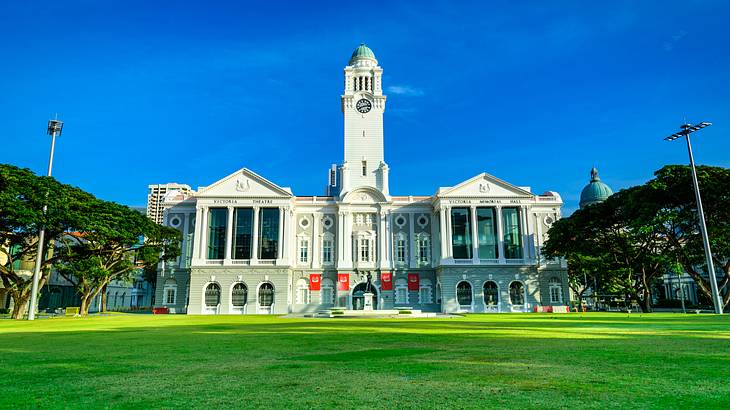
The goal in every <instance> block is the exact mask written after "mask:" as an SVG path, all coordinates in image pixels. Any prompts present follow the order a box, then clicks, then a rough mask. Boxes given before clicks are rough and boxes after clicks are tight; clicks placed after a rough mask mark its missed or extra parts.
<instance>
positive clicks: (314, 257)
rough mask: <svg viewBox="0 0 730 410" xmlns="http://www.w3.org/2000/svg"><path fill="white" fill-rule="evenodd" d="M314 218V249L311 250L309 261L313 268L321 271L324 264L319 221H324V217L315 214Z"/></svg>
mask: <svg viewBox="0 0 730 410" xmlns="http://www.w3.org/2000/svg"><path fill="white" fill-rule="evenodd" d="M312 216H313V217H312V240H311V242H312V247H311V248H310V251H311V256H310V257H309V260H310V262H311V265H310V266H311V267H312V268H314V269H319V267H320V266H321V265H322V262H321V261H320V259H321V255H322V252H321V251H320V249H319V245H320V237H321V235H320V233H319V221H320V219H322V215H321V214H318V213H314V214H313V215H312Z"/></svg>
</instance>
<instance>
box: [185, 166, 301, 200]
mask: <svg viewBox="0 0 730 410" xmlns="http://www.w3.org/2000/svg"><path fill="white" fill-rule="evenodd" d="M195 196H196V197H199V198H206V197H236V198H247V197H256V198H258V197H265V198H271V197H275V198H276V197H278V198H290V197H292V192H291V189H290V188H283V187H280V186H278V185H276V184H274V183H273V182H271V181H269V180H267V179H266V178H264V177H262V176H260V175H258V174H256V173H255V172H253V171H251V170H249V169H247V168H242V169H239V170H238V171H236V172H234V173H232V174H231V175H228V176H227V177H225V178H223V179H221V180H219V181H217V182H215V183H214V184H212V185H210V186H207V187H204V188H201V189H200V190H198V192H197V194H196V195H195Z"/></svg>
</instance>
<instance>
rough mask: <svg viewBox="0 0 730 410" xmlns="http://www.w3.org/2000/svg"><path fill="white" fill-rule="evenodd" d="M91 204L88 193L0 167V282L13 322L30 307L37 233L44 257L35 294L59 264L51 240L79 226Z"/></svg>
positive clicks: (10, 167)
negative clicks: (41, 237) (42, 233)
mask: <svg viewBox="0 0 730 410" xmlns="http://www.w3.org/2000/svg"><path fill="white" fill-rule="evenodd" d="M93 199H94V197H93V196H92V195H91V194H88V193H86V192H84V191H82V190H80V189H78V188H75V187H72V186H70V185H65V184H61V183H59V182H58V181H56V180H55V179H53V178H51V177H39V176H36V175H35V174H33V172H31V171H30V170H28V169H21V168H18V167H15V166H12V165H6V164H0V210H1V211H2V212H0V280H2V284H3V286H4V287H5V288H7V289H8V292H9V293H10V296H11V297H12V299H13V312H12V317H13V318H14V319H20V318H21V317H22V316H23V314H24V313H25V312H26V311H27V308H28V306H27V304H28V300H29V298H30V291H31V284H32V273H33V261H34V260H35V258H36V255H37V248H38V238H39V232H40V230H41V229H42V228H43V229H45V231H46V234H45V240H44V244H43V249H44V250H45V251H46V252H45V254H44V255H43V260H42V263H41V276H40V281H39V289H40V288H41V287H42V286H43V285H44V284H45V282H46V280H47V278H48V275H49V273H50V267H51V265H53V264H54V263H55V262H57V261H58V259H59V256H58V255H56V254H55V253H53V243H54V241H55V240H56V239H57V238H58V237H60V235H61V234H63V233H64V232H69V231H73V230H75V229H76V227H78V226H79V225H80V223H81V219H82V218H83V217H84V215H85V214H87V212H88V204H89V203H91V201H92V200H93ZM44 205H45V206H46V207H47V209H46V211H45V212H43V206H44Z"/></svg>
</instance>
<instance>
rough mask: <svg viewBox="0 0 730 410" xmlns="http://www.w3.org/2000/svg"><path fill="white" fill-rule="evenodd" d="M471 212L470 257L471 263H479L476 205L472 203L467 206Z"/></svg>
mask: <svg viewBox="0 0 730 410" xmlns="http://www.w3.org/2000/svg"><path fill="white" fill-rule="evenodd" d="M469 212H470V213H471V249H472V251H471V257H472V263H474V264H475V265H478V264H479V230H478V229H477V207H476V206H474V205H472V206H471V207H470V208H469Z"/></svg>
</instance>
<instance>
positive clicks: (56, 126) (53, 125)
mask: <svg viewBox="0 0 730 410" xmlns="http://www.w3.org/2000/svg"><path fill="white" fill-rule="evenodd" d="M62 130H63V121H59V120H58V119H55V120H49V121H48V129H47V131H46V132H47V133H48V135H50V136H51V155H50V157H49V158H48V174H47V176H49V177H50V176H51V170H52V169H53V150H54V149H55V147H56V135H59V136H60V135H61V131H62ZM47 209H48V207H47V206H46V205H43V215H45V214H46V210H47ZM45 236H46V228H45V226H43V225H41V229H40V232H39V233H38V252H37V255H36V258H35V268H34V269H33V284H32V285H31V288H30V306H28V320H35V305H36V302H37V300H38V282H40V279H41V264H42V263H43V241H44V240H45Z"/></svg>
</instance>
